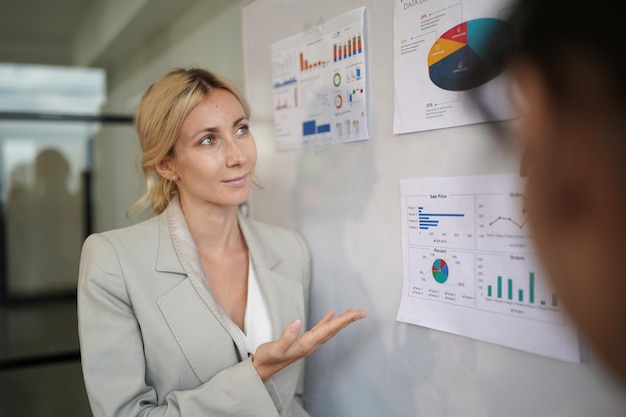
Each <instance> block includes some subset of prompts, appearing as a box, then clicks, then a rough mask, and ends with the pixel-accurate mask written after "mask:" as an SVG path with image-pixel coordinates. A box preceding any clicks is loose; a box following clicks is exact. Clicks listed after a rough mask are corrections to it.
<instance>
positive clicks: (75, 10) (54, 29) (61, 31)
mask: <svg viewBox="0 0 626 417" xmlns="http://www.w3.org/2000/svg"><path fill="white" fill-rule="evenodd" d="M94 1H97V0H54V1H50V0H19V1H11V0H5V1H3V2H2V3H3V4H2V6H1V9H2V12H1V13H0V62H14V63H31V64H32V63H38V64H51V65H69V64H70V63H71V60H72V47H73V44H74V41H75V37H76V33H77V31H78V29H79V27H80V23H81V20H82V19H83V18H84V16H85V15H86V14H87V13H88V11H89V9H90V7H91V6H92V4H93V3H94Z"/></svg>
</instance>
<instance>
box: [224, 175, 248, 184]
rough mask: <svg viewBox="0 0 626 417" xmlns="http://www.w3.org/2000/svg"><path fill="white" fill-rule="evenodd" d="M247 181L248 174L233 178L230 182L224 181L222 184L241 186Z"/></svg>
mask: <svg viewBox="0 0 626 417" xmlns="http://www.w3.org/2000/svg"><path fill="white" fill-rule="evenodd" d="M247 180H248V174H246V175H242V176H241V177H237V178H233V179H230V180H224V181H222V182H223V183H224V184H226V185H233V186H241V185H244V184H245V183H246V181H247Z"/></svg>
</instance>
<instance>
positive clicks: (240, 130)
mask: <svg viewBox="0 0 626 417" xmlns="http://www.w3.org/2000/svg"><path fill="white" fill-rule="evenodd" d="M248 130H249V127H248V126H247V125H243V126H239V128H238V129H237V134H238V135H245V134H246V133H248Z"/></svg>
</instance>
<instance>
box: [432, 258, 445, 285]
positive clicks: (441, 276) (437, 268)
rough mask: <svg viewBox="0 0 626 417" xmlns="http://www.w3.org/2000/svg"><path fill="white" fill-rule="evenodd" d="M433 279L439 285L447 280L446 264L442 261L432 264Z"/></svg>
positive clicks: (437, 260) (438, 260)
mask: <svg viewBox="0 0 626 417" xmlns="http://www.w3.org/2000/svg"><path fill="white" fill-rule="evenodd" d="M433 278H435V281H437V282H438V283H440V284H443V283H444V282H446V281H447V280H448V264H447V263H446V261H444V260H443V259H436V260H435V262H433Z"/></svg>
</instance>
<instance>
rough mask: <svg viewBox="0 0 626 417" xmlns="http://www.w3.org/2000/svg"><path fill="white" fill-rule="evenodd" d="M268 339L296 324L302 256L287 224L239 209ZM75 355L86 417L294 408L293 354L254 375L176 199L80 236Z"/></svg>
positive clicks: (306, 261) (304, 289)
mask: <svg viewBox="0 0 626 417" xmlns="http://www.w3.org/2000/svg"><path fill="white" fill-rule="evenodd" d="M239 224H240V227H241V231H242V233H243V235H244V238H245V240H246V243H247V244H248V248H249V253H250V256H251V259H252V264H253V267H254V268H255V271H256V274H257V277H258V280H259V285H260V287H261V290H262V292H263V296H264V297H265V300H266V301H267V303H268V308H269V312H270V315H271V318H272V330H273V334H274V337H275V339H277V338H278V337H279V336H280V335H281V334H282V332H283V330H284V329H285V328H286V326H287V325H288V324H289V322H290V321H291V320H294V319H300V320H302V322H303V323H306V313H307V307H308V294H309V282H310V276H311V258H310V253H309V250H308V247H307V246H306V244H305V242H304V240H303V239H302V237H301V236H300V235H299V234H297V233H296V232H294V231H291V230H288V229H283V228H278V227H274V226H269V225H265V224H262V223H259V222H256V221H254V220H251V219H248V218H246V217H243V216H239ZM78 319H79V320H78V321H79V326H78V327H79V335H80V349H81V361H82V367H83V376H84V379H85V385H86V388H87V394H88V397H89V401H90V404H91V407H92V411H93V414H94V416H96V417H103V416H106V417H113V416H116V417H128V416H133V417H134V416H148V415H149V416H150V417H156V416H172V417H173V416H183V417H200V416H241V417H244V416H254V417H260V416H286V417H287V416H289V417H291V416H293V417H305V416H308V414H307V413H306V412H305V411H304V409H303V408H302V406H301V404H300V398H299V395H300V394H301V393H302V390H303V370H304V362H303V361H299V362H296V363H294V364H292V365H290V366H288V367H287V368H285V369H283V370H282V371H280V372H279V373H277V374H276V375H274V376H273V377H271V378H270V379H269V380H267V381H265V382H262V381H261V379H260V378H259V376H258V374H257V372H256V371H255V369H254V366H253V365H252V361H251V360H250V359H249V358H248V353H247V350H246V347H245V342H244V340H243V337H242V335H241V333H240V331H239V329H238V328H237V327H236V325H235V324H234V323H233V321H232V320H231V319H230V317H229V316H228V315H227V314H226V313H225V312H224V311H223V309H222V308H221V307H220V306H219V305H218V304H217V303H216V301H215V300H214V299H213V297H212V295H211V290H210V288H209V285H208V282H207V280H206V278H205V275H204V272H203V270H202V267H201V264H200V261H199V258H198V254H197V251H196V248H195V246H194V243H193V240H192V238H191V234H190V233H189V229H188V228H187V225H186V222H185V218H184V216H183V214H182V210H181V209H180V205H179V203H178V200H177V199H175V200H174V201H173V202H172V203H170V204H169V206H168V207H167V209H166V210H165V211H164V212H163V213H161V214H160V215H158V216H155V217H153V218H151V219H149V220H146V221H144V222H142V223H139V224H137V225H134V226H130V227H127V228H123V229H118V230H113V231H109V232H105V233H101V234H94V235H91V236H90V237H88V238H87V240H86V241H85V243H84V245H83V250H82V254H81V261H80V272H79V282H78Z"/></svg>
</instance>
